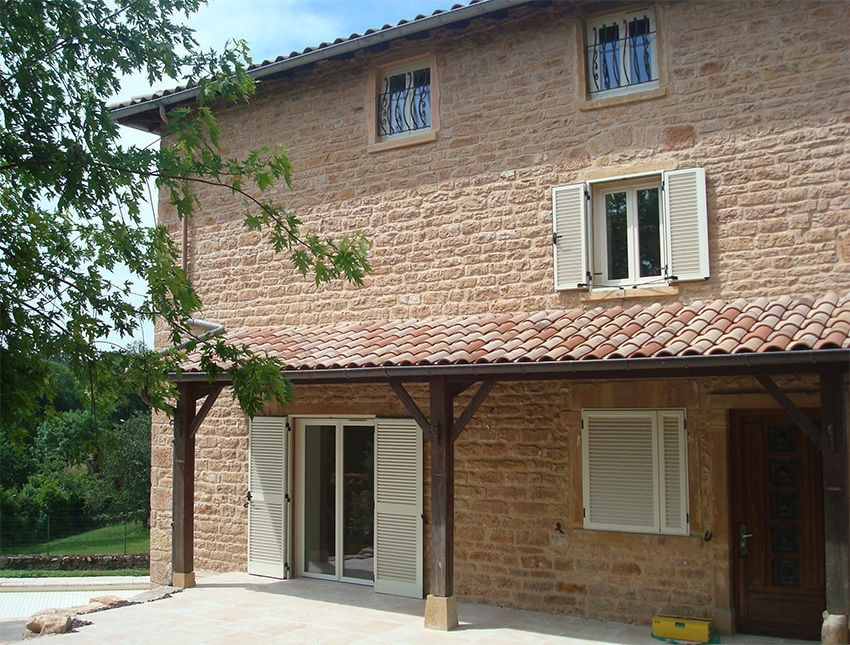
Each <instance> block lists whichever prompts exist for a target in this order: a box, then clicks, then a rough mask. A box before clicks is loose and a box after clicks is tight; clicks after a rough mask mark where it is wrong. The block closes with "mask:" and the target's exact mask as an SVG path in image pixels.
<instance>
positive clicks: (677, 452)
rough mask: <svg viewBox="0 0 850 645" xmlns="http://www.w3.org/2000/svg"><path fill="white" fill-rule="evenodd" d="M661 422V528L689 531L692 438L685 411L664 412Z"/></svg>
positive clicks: (667, 531)
mask: <svg viewBox="0 0 850 645" xmlns="http://www.w3.org/2000/svg"><path fill="white" fill-rule="evenodd" d="M660 417H661V422H660V428H661V441H660V448H661V481H660V484H661V494H662V500H663V502H662V504H661V530H662V531H663V532H664V533H671V534H679V535H687V534H688V530H689V529H688V440H687V433H686V432H685V413H684V412H682V411H678V410H669V411H666V410H663V411H661V412H660Z"/></svg>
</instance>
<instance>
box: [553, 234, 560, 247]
mask: <svg viewBox="0 0 850 645" xmlns="http://www.w3.org/2000/svg"><path fill="white" fill-rule="evenodd" d="M559 239H561V235H560V234H559V233H552V244H557V243H558V240H559Z"/></svg>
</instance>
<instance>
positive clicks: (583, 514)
mask: <svg viewBox="0 0 850 645" xmlns="http://www.w3.org/2000/svg"><path fill="white" fill-rule="evenodd" d="M581 516H582V517H587V509H586V508H582V509H581Z"/></svg>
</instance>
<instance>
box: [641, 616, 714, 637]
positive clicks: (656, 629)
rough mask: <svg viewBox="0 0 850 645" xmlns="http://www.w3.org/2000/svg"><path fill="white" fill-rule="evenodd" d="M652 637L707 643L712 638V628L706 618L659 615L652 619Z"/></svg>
mask: <svg viewBox="0 0 850 645" xmlns="http://www.w3.org/2000/svg"><path fill="white" fill-rule="evenodd" d="M652 635H653V636H655V637H656V638H672V639H674V640H681V641H691V642H696V643H708V642H709V641H711V640H712V639H713V638H714V626H713V625H712V622H711V620H710V619H708V618H686V617H685V616H667V615H664V614H659V615H658V616H656V617H655V618H653V619H652Z"/></svg>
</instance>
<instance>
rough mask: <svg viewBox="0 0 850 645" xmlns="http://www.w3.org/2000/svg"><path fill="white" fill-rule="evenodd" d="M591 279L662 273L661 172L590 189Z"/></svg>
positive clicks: (611, 281) (618, 281)
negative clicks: (592, 265) (591, 217)
mask: <svg viewBox="0 0 850 645" xmlns="http://www.w3.org/2000/svg"><path fill="white" fill-rule="evenodd" d="M593 200H594V203H593V212H594V213H598V214H599V215H598V217H594V218H593V227H594V231H593V241H594V249H593V255H594V258H595V262H594V271H593V274H594V279H595V281H596V282H601V283H602V284H606V285H610V286H619V285H624V284H625V285H631V284H638V283H641V282H652V281H655V282H657V281H658V280H659V279H661V278H662V277H663V276H662V268H663V264H662V256H663V253H662V250H663V236H662V235H661V211H662V206H661V176H660V175H657V176H655V177H650V178H648V179H645V180H643V181H634V182H627V183H612V184H608V185H605V186H599V188H598V190H594V191H593Z"/></svg>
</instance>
